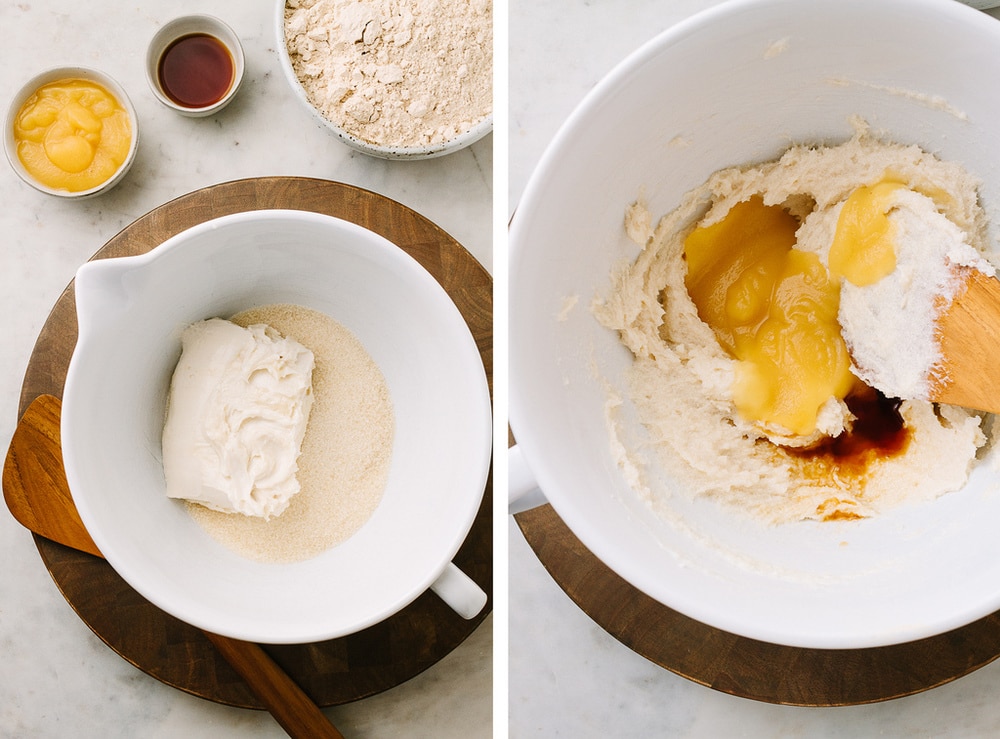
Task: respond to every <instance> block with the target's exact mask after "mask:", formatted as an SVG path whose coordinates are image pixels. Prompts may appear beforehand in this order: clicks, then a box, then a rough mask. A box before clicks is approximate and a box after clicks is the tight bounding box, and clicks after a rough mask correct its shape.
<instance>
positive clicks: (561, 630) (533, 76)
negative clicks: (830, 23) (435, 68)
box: [508, 0, 1000, 739]
mask: <svg viewBox="0 0 1000 739" xmlns="http://www.w3.org/2000/svg"><path fill="white" fill-rule="evenodd" d="M715 4H717V0H615V1H614V2H594V1H593V0H559V1H558V2H556V1H553V0H547V1H543V0H511V1H510V40H509V54H510V65H509V66H510V76H509V88H510V93H509V105H510V116H509V117H510V126H509V141H510V143H509V147H510V152H509V188H508V193H509V203H510V210H511V211H513V210H514V208H515V206H516V204H517V201H518V198H519V197H520V195H521V192H522V191H523V189H524V186H525V184H526V182H527V179H528V177H529V176H530V174H531V170H532V168H533V167H534V166H535V165H536V163H537V161H538V159H539V157H540V155H541V153H542V151H543V150H544V148H545V146H546V145H547V144H548V143H549V141H550V140H551V139H552V137H553V135H554V134H555V132H556V131H557V129H558V127H559V126H560V124H561V123H562V122H563V120H565V118H566V117H567V116H568V115H569V113H570V112H571V111H572V109H573V107H574V106H575V105H576V103H577V102H579V101H580V99H581V98H582V97H583V96H584V95H585V94H586V92H587V91H588V90H589V89H590V88H591V87H593V85H594V84H595V83H596V82H597V81H598V80H599V79H600V78H601V77H602V76H603V75H604V74H605V73H606V72H608V71H609V70H610V69H611V68H612V67H613V66H614V64H616V63H617V62H618V61H620V60H621V59H622V58H624V57H625V56H626V55H627V54H628V53H629V52H630V51H632V50H633V49H635V48H636V47H638V46H639V45H640V44H641V43H643V42H644V41H646V40H648V39H649V38H651V37H653V36H654V35H655V34H656V33H658V32H659V31H661V30H663V29H665V28H667V27H669V26H670V25H672V24H673V23H676V22H677V21H679V20H681V19H683V18H685V17H687V16H689V15H691V14H693V13H695V12H697V11H699V10H701V9H703V8H705V7H708V6H711V5H715ZM990 13H991V14H992V15H995V16H1000V11H997V10H993V11H990ZM970 79H971V78H970ZM983 82H984V83H985V81H983ZM508 545H509V555H508V567H509V583H510V585H509V611H510V613H509V626H508V628H509V636H508V639H509V658H508V659H509V663H508V672H509V675H508V677H509V701H510V710H509V717H508V721H509V731H510V736H512V737H528V736H545V737H557V736H566V737H592V736H594V737H596V736H628V737H638V736H670V737H705V738H706V739H708V738H712V739H714V738H716V737H737V736H739V737H799V736H809V737H858V736H886V737H937V736H949V737H986V736H997V735H1000V709H998V708H997V704H996V695H997V693H998V692H1000V662H995V663H993V664H991V665H988V666H987V667H985V668H983V669H980V670H978V671H977V672H974V673H972V674H971V675H969V676H967V677H964V678H962V679H960V680H957V681H955V682H953V683H951V684H948V685H945V686H943V687H940V688H937V689H935V690H932V691H929V692H926V693H923V694H919V695H915V696H911V697H908V698H903V699H899V700H895V701H890V702H886V703H881V704H876V705H870V706H858V707H848V708H837V709H810V708H796V707H782V706H774V705H769V704H763V703H758V702H755V701H750V700H746V699H742V698H735V697H732V696H729V695H726V694H723V693H719V692H717V691H714V690H711V689H709V688H705V687H702V686H700V685H696V684H695V683H692V682H690V681H688V680H685V679H683V678H680V677H677V676H676V675H674V674H672V673H670V672H668V671H666V670H663V669H661V668H659V667H657V666H656V665H654V664H652V663H651V662H648V661H647V660H645V659H644V658H643V657H640V656H638V655H637V654H635V653H634V652H632V651H630V650H629V649H628V648H626V647H625V646H623V645H622V644H620V643H619V642H618V641H616V640H615V639H614V638H612V637H611V636H609V635H608V634H607V633H605V632H604V631H603V630H602V629H601V628H599V627H598V626H596V625H595V624H594V623H593V622H592V621H591V620H590V619H589V618H588V617H587V616H586V615H585V614H584V613H583V612H582V611H581V610H580V609H579V608H577V607H576V606H575V605H574V604H573V603H572V602H571V601H570V600H569V598H568V597H567V596H566V595H565V594H564V593H563V592H562V591H561V590H560V588H559V587H558V586H557V585H556V584H555V583H554V581H553V580H552V579H551V578H550V577H549V575H548V574H547V573H546V572H545V570H544V568H543V567H542V565H541V564H540V563H539V561H538V560H537V559H536V558H535V556H534V554H533V553H532V551H531V549H530V548H529V547H528V545H527V543H526V542H525V541H524V538H523V537H522V535H521V533H520V531H519V530H518V528H517V526H516V524H514V523H513V520H512V519H511V521H510V522H509V527H508Z"/></svg>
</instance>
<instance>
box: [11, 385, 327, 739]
mask: <svg viewBox="0 0 1000 739" xmlns="http://www.w3.org/2000/svg"><path fill="white" fill-rule="evenodd" d="M61 408H62V403H61V402H60V401H59V399H58V398H55V397H53V396H51V395H40V396H38V397H37V398H36V399H35V400H34V401H32V403H31V405H29V406H28V409H27V410H26V411H25V412H24V416H23V417H22V418H21V421H20V423H18V425H17V428H16V429H15V430H14V436H13V438H12V439H11V443H10V449H9V450H8V451H7V458H6V460H5V461H4V465H3V496H4V500H6V502H7V507H8V508H9V509H10V512H11V513H13V514H14V518H16V519H17V520H18V522H20V523H21V524H22V525H23V526H25V527H26V528H28V529H29V530H31V531H33V532H34V533H36V534H39V535H41V536H44V537H45V538H46V539H51V540H52V541H54V542H57V543H59V544H63V545H64V546H67V547H72V548H73V549H78V550H80V551H81V552H87V553H89V554H93V555H95V556H97V557H100V556H101V552H100V551H99V550H98V548H97V545H96V544H94V540H93V539H91V538H90V534H88V533H87V529H86V528H85V527H84V525H83V521H82V520H81V519H80V514H79V513H78V512H77V510H76V506H75V505H74V504H73V497H72V495H71V494H70V490H69V483H67V481H66V473H65V472H64V470H63V461H62V446H61V443H60V436H59V413H60V410H61ZM202 633H204V634H205V636H207V637H208V639H209V640H210V641H211V642H212V643H213V644H214V645H215V647H216V649H218V650H219V653H220V654H221V655H222V656H223V658H225V660H226V661H227V662H228V663H229V664H230V665H231V666H232V667H233V669H235V670H236V672H237V673H239V674H240V676H242V677H243V679H244V680H246V682H247V685H249V686H250V689H251V690H252V691H253V692H254V694H255V695H256V696H257V697H258V698H259V699H260V701H261V702H262V703H263V704H264V705H265V706H266V707H267V710H268V712H269V713H270V714H271V715H272V716H274V718H275V720H277V722H278V723H279V724H280V725H281V728H283V729H284V730H285V731H286V732H287V733H288V735H289V736H291V737H294V738H295V739H299V738H300V737H301V739H313V738H318V739H324V738H328V739H343V734H341V733H340V732H339V731H337V729H336V728H335V727H334V726H333V724H331V723H330V722H329V721H328V720H327V718H326V716H324V715H323V712H322V711H320V709H319V706H317V705H316V704H315V703H314V702H313V701H312V699H310V698H309V696H307V695H306V694H305V693H304V692H303V691H302V689H301V688H300V687H299V686H298V685H296V684H295V682H294V681H293V680H292V679H291V678H290V677H289V676H288V674H287V673H286V672H285V671H284V670H282V669H281V667H280V666H278V664H277V663H276V662H275V661H274V660H273V659H271V657H270V656H269V655H268V654H267V652H265V651H264V650H263V649H262V648H261V647H260V645H259V644H254V643H252V642H246V641H242V640H240V639H231V638H229V637H225V636H220V635H219V634H213V633H211V632H208V631H204V632H202Z"/></svg>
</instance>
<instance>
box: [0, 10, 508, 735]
mask: <svg viewBox="0 0 1000 739" xmlns="http://www.w3.org/2000/svg"><path fill="white" fill-rule="evenodd" d="M204 12H209V13H211V14H213V15H216V16H218V17H220V18H222V19H223V20H225V21H226V22H227V23H229V25H231V26H232V27H233V28H234V30H235V31H236V32H237V34H238V35H239V36H240V38H241V39H242V42H243V45H244V50H245V53H246V65H247V71H246V77H245V79H244V83H243V87H242V89H241V91H240V93H239V95H238V97H237V98H236V99H235V101H234V102H233V103H232V104H231V105H230V106H229V107H228V108H226V109H225V110H224V111H222V112H221V113H220V114H219V115H217V116H215V117H210V118H205V119H191V118H184V117H181V116H179V115H177V114H175V113H173V112H171V111H169V110H167V109H166V108H164V107H162V106H161V105H160V104H159V103H158V102H157V101H156V100H155V98H154V97H153V94H152V92H150V90H149V88H148V86H147V84H146V80H145V76H144V68H143V61H144V55H145V47H146V44H147V42H148V41H149V39H150V38H151V37H152V35H153V34H154V32H155V31H156V30H157V28H158V27H159V26H161V25H162V24H164V23H166V22H167V21H169V20H171V19H172V18H174V17H177V16H180V15H184V14H188V13H204ZM275 18H276V7H275V3H274V2H273V0H272V2H254V3H247V2H240V1H239V0H216V2H214V3H211V4H210V6H208V5H206V4H205V3H198V2H194V1H193V0H178V1H177V2H171V3H158V2H135V3H120V2H114V3H112V2H107V1H106V0H95V1H94V2H92V3H87V4H85V5H83V4H80V3H78V2H69V0H45V2H30V1H25V2H5V3H2V4H0V47H2V48H3V64H2V65H0V99H2V100H3V109H4V112H6V107H7V105H8V101H9V100H10V98H11V97H12V96H13V95H14V93H15V91H16V90H17V88H19V87H20V85H21V84H23V83H24V82H25V81H26V80H27V79H28V78H29V77H31V76H33V75H34V74H36V73H37V72H39V71H42V70H43V69H46V68H49V67H53V66H58V65H64V64H76V65H83V66H91V67H96V68H98V69H101V70H103V71H105V72H107V73H109V74H111V75H112V76H113V77H115V78H116V79H117V80H118V81H119V82H120V83H121V84H122V85H123V86H124V88H125V89H126V91H127V92H128V94H129V95H130V97H131V98H132V102H133V104H134V105H135V107H136V110H137V112H138V116H139V120H140V148H139V153H138V156H137V159H136V162H135V164H134V166H133V168H132V170H131V171H130V172H129V174H128V175H127V177H126V178H125V180H124V181H123V182H122V183H121V184H119V185H118V186H117V187H116V188H115V189H114V190H112V191H110V192H109V193H107V194H104V195H102V196H100V197H98V198H95V199H91V200H88V201H84V202H65V201H62V200H59V199H56V198H52V197H49V196H45V195H42V194H40V193H38V192H36V191H34V190H33V189H31V188H30V187H28V186H27V185H25V184H23V183H22V182H21V181H20V180H19V179H18V178H17V176H16V175H15V174H14V172H13V171H12V170H11V168H10V167H8V166H7V164H6V162H4V163H3V165H2V166H0V202H2V203H3V207H2V208H0V233H2V234H3V237H2V239H0V242H2V246H0V315H2V316H3V319H2V320H3V328H4V337H5V338H4V340H3V350H2V351H0V444H2V447H3V449H4V450H6V448H7V445H8V444H9V442H10V438H11V434H12V433H13V430H14V426H15V423H16V421H17V406H18V397H19V392H20V385H21V379H22V377H23V374H24V370H25V367H26V365H27V361H28V357H29V355H30V353H31V350H32V347H33V345H34V342H35V338H36V336H37V335H38V331H39V329H40V328H41V326H42V324H43V323H44V321H45V319H46V317H47V316H48V312H49V309H50V308H51V307H52V305H53V303H55V301H56V299H57V298H58V297H59V295H60V293H61V292H62V290H63V289H64V288H65V287H66V285H67V284H68V283H69V282H70V280H72V278H73V275H74V273H75V271H76V269H77V267H78V266H79V265H80V264H81V263H83V262H84V261H86V260H87V259H88V258H89V257H90V256H91V255H92V254H93V253H94V252H95V251H97V250H98V249H99V248H100V247H101V246H102V245H103V244H104V243H105V242H106V241H107V240H108V239H109V238H111V237H112V236H114V235H115V234H116V233H118V232H119V231H120V230H121V229H122V228H124V227H125V226H127V225H128V224H129V223H131V222H132V221H133V220H135V219H136V218H138V217H139V216H141V215H143V214H144V213H147V212H148V211H150V210H152V209H153V208H155V207H157V206H159V205H161V204H162V203H165V202H167V201H169V200H172V199H173V198H176V197H178V196H180V195H183V194H185V193H187V192H190V191H192V190H196V189H199V188H202V187H205V186H208V185H212V184H216V183H219V182H224V181H228V180H233V179H238V178H243V177H254V176H267V175H300V176H310V177H320V178H325V179H331V180H337V181H341V182H346V183H348V184H351V185H355V186H358V187H362V188H366V189H369V190H372V191H375V192H377V193H379V194H382V195H385V196H387V197H389V198H392V199H394V200H396V201H398V202H401V203H403V204H404V205H406V206H408V207H410V208H413V209H414V210H416V211H418V212H419V213H421V214H422V215H424V216H426V217H427V218H429V219H430V220H432V221H434V222H435V223H437V224H438V225H439V226H441V227H442V228H443V229H444V230H445V231H447V232H448V233H450V234H451V235H452V236H454V237H455V238H456V239H457V240H458V241H459V242H461V243H462V244H464V245H465V246H466V247H467V248H468V249H469V251H470V252H471V253H472V254H473V255H474V256H475V257H476V258H477V259H479V260H480V262H481V263H482V264H484V265H485V266H486V267H487V268H488V269H492V224H491V220H492V188H493V146H492V138H493V137H492V136H488V137H486V138H485V139H483V140H482V141H480V142H478V143H477V144H475V145H473V146H472V147H470V148H468V149H466V150H463V151H461V152H458V153H456V154H453V155H450V156H447V157H444V158H440V159H435V160H428V161H422V162H388V161H383V160H378V159H373V158H370V157H367V156H364V155H362V154H357V153H354V152H353V150H351V149H349V148H348V147H346V146H345V145H344V144H342V143H341V142H340V141H339V140H337V139H336V138H335V137H334V136H333V135H332V134H330V133H329V132H328V131H326V130H325V129H323V128H321V127H320V126H319V124H317V123H316V122H315V121H314V119H313V118H312V116H311V115H310V114H309V112H308V111H306V110H305V109H304V108H303V107H301V106H300V104H299V103H298V102H297V101H296V100H295V99H294V98H293V96H292V94H291V92H290V90H289V89H288V86H287V83H286V81H285V78H284V76H283V74H282V72H281V70H280V68H279V66H278V56H277V53H276V48H277V45H276V44H277V36H276V21H275ZM0 559H2V561H3V563H4V566H3V573H2V575H0V652H2V654H3V658H2V659H0V695H3V700H2V701H0V737H61V736H81V737H91V736H93V737H98V736H99V737H108V738H111V737H130V738H131V737H137V736H142V737H179V736H183V737H192V738H194V737H223V736H234V737H235V736H239V737H277V736H284V735H285V734H284V732H283V731H282V730H281V729H280V727H278V725H277V724H276V723H275V722H274V721H273V719H272V718H271V717H270V716H269V715H268V714H266V713H264V712H262V711H251V710H242V709H235V708H229V707H225V706H221V705H217V704H214V703H211V702H209V701H206V700H202V699H200V698H195V697H192V696H189V695H187V694H185V693H182V692H180V691H178V690H175V689H173V688H170V687H167V686H165V685H163V684H162V683H160V682H158V681H157V680H155V679H153V678H151V677H149V676H148V675H146V674H145V673H143V672H141V671H139V670H138V669H136V668H135V667H133V666H132V665H130V664H128V663H127V662H125V661H124V660H123V659H121V658H120V657H119V656H118V655H117V654H115V653H114V652H113V651H111V650H110V649H109V648H107V647H106V646H105V645H104V643H103V642H101V641H100V640H99V639H98V638H97V637H96V636H94V635H93V634H92V633H91V632H90V630H89V629H88V628H87V626H86V625H85V624H84V623H83V622H82V621H80V619H78V618H77V616H76V614H75V613H74V612H73V610H72V609H71V608H70V607H69V605H68V604H67V603H66V601H65V600H64V599H63V598H62V596H61V595H60V594H59V591H58V590H57V589H56V586H55V584H54V583H53V581H52V580H51V578H50V577H49V575H48V572H47V571H46V569H45V567H44V566H43V564H42V562H41V560H40V558H39V556H38V553H37V551H36V549H35V546H34V544H33V542H32V539H31V536H30V535H29V534H28V533H27V531H25V530H24V529H22V528H21V527H20V526H19V525H18V524H17V523H16V522H15V521H14V519H13V518H12V517H10V516H9V515H7V514H6V513H4V514H2V515H0ZM492 625H493V617H492V616H490V617H489V618H488V619H487V620H486V621H485V622H484V623H483V625H482V626H480V627H479V628H478V629H477V630H476V631H475V632H474V633H473V634H472V636H471V637H470V638H469V639H467V640H466V641H465V642H464V643H463V644H462V645H461V646H460V647H459V648H458V649H456V650H455V651H454V652H453V653H451V654H450V655H449V656H448V657H446V658H445V659H444V660H442V661H441V662H439V663H438V664H437V665H435V666H433V667H432V668H431V669H429V670H427V671H426V672H424V673H422V674H421V675H418V676H417V677H415V678H414V679H412V680H410V681H408V682H407V683H404V684H403V685H401V686H399V687H397V688H394V689H392V690H389V691H387V692H385V693H383V694H380V695H377V696H374V697H372V698H369V699H366V700H363V701H359V702H357V703H353V704H349V705H345V706H339V707H334V708H330V709H327V711H326V712H327V714H328V715H329V716H330V718H331V719H332V720H333V722H334V723H335V724H336V725H337V726H338V727H339V728H340V729H341V731H343V732H344V733H345V734H346V735H347V736H351V737H361V736H373V737H382V736H397V735H404V734H406V735H418V736H442V737H447V736H454V737H468V736H488V735H490V733H491V726H492V716H493V712H492V686H493V664H492V660H491V653H492V642H493V637H492V631H493V630H492Z"/></svg>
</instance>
